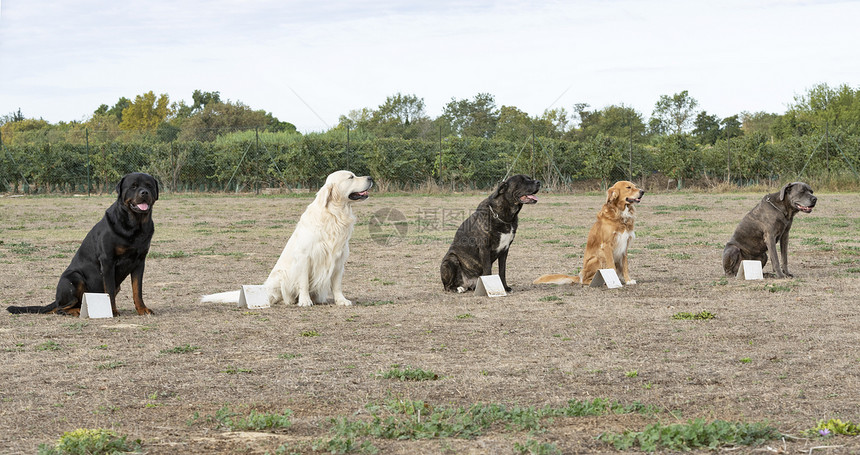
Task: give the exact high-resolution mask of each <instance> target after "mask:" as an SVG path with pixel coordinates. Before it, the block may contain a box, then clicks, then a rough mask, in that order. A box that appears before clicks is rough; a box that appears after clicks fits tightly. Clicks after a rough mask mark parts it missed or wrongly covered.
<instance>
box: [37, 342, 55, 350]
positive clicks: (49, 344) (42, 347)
mask: <svg viewBox="0 0 860 455" xmlns="http://www.w3.org/2000/svg"><path fill="white" fill-rule="evenodd" d="M36 350H37V351H59V350H60V345H59V344H57V343H56V342H55V341H54V340H50V341H46V342H44V343H42V344H39V345H36Z"/></svg>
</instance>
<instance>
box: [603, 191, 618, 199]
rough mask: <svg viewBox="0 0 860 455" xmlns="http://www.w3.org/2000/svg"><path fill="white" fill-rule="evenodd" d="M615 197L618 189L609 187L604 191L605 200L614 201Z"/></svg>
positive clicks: (616, 197)
mask: <svg viewBox="0 0 860 455" xmlns="http://www.w3.org/2000/svg"><path fill="white" fill-rule="evenodd" d="M616 199H618V190H616V189H615V188H610V189H609V190H608V191H606V202H614V201H615V200H616Z"/></svg>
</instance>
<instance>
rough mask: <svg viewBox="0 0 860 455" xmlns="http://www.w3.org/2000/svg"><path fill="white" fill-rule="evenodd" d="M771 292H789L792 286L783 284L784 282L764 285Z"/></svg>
mask: <svg viewBox="0 0 860 455" xmlns="http://www.w3.org/2000/svg"><path fill="white" fill-rule="evenodd" d="M764 288H765V289H767V290H768V291H770V292H789V291H791V286H787V285H783V284H766V285H765V286H764Z"/></svg>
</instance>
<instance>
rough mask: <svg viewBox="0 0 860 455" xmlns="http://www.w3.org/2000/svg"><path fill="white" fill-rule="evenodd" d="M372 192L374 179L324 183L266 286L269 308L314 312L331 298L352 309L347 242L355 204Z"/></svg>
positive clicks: (235, 297)
mask: <svg viewBox="0 0 860 455" xmlns="http://www.w3.org/2000/svg"><path fill="white" fill-rule="evenodd" d="M372 186H373V179H372V178H370V177H356V176H355V174H353V173H352V172H349V171H336V172H333V173H331V174H329V176H328V177H327V178H326V180H325V184H324V185H323V187H322V188H320V190H319V191H318V192H317V195H316V198H315V199H314V201H313V202H311V203H310V204H309V205H308V207H307V209H305V212H304V213H303V214H302V217H301V218H300V219H299V222H298V223H297V224H296V229H295V231H293V235H292V236H290V239H289V240H288V241H287V245H286V246H285V247H284V250H283V251H282V252H281V257H280V258H279V259H278V262H277V263H276V264H275V267H274V268H272V272H271V273H269V278H267V279H266V282H265V283H263V285H264V286H266V290H267V291H268V294H269V303H270V304H275V303H279V302H286V303H297V304H298V305H299V306H311V305H313V304H314V303H325V302H326V301H327V300H328V297H329V295H332V296H333V297H334V303H336V304H338V305H352V302H351V301H349V300H348V299H347V298H346V297H344V295H343V288H342V285H341V283H342V280H343V272H344V265H345V264H346V260H347V258H348V257H349V238H350V237H351V236H352V230H353V227H354V226H355V221H356V217H355V215H354V214H353V212H352V203H353V202H355V201H362V200H364V199H367V197H368V195H367V191H368V190H369V189H370V187H372ZM201 301H203V302H215V303H236V302H238V301H239V292H238V291H233V292H222V293H220V294H212V295H207V296H204V297H203V298H202V300H201Z"/></svg>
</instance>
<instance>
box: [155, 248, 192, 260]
mask: <svg viewBox="0 0 860 455" xmlns="http://www.w3.org/2000/svg"><path fill="white" fill-rule="evenodd" d="M147 256H148V257H149V258H151V259H176V258H187V257H190V256H191V254H189V253H186V252H184V251H181V250H180V251H171V252H169V253H162V252H160V251H150V252H149V254H148V255H147Z"/></svg>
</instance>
